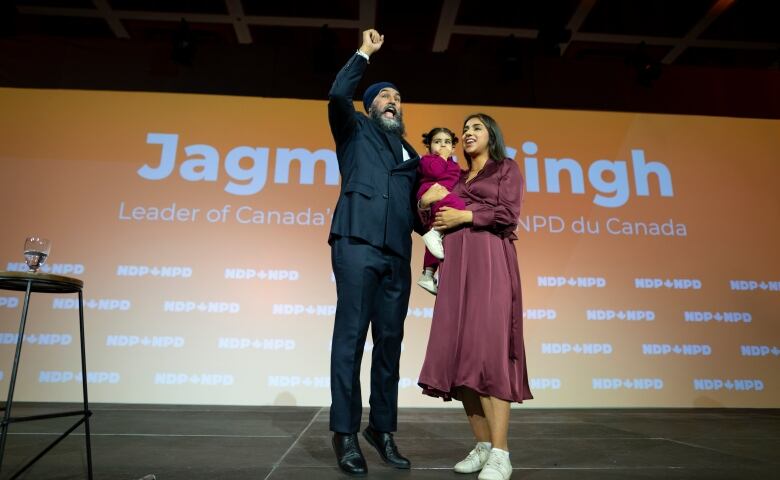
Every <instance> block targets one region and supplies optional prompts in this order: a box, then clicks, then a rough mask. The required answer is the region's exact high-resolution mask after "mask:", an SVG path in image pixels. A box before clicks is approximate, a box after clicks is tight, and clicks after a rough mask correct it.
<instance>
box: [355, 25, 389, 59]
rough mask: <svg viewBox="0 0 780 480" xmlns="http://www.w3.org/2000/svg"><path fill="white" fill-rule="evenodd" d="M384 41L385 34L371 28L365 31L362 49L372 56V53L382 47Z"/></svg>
mask: <svg viewBox="0 0 780 480" xmlns="http://www.w3.org/2000/svg"><path fill="white" fill-rule="evenodd" d="M384 42H385V36H384V35H380V34H379V32H377V31H376V30H374V29H373V28H370V29H368V30H366V31H364V32H363V45H361V46H360V51H361V52H363V53H365V54H366V55H368V56H371V54H373V53H374V52H376V51H378V50H379V49H380V48H382V44H383V43H384Z"/></svg>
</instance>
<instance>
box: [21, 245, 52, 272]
mask: <svg viewBox="0 0 780 480" xmlns="http://www.w3.org/2000/svg"><path fill="white" fill-rule="evenodd" d="M50 249H51V242H50V241H49V240H47V239H45V238H40V237H27V239H26V240H25V241H24V261H25V263H27V268H29V269H30V272H33V273H35V272H37V271H38V269H39V268H41V265H43V264H44V263H45V262H46V257H48V256H49V250H50Z"/></svg>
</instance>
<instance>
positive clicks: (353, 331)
mask: <svg viewBox="0 0 780 480" xmlns="http://www.w3.org/2000/svg"><path fill="white" fill-rule="evenodd" d="M331 262H332V265H333V273H334V275H335V277H336V290H337V292H338V304H337V306H336V321H335V324H334V326H333V344H332V349H331V357H330V363H331V368H330V372H331V373H330V389H331V398H332V402H333V403H332V405H331V408H330V430H331V431H333V432H340V433H355V432H357V431H358V430H360V418H361V413H362V398H361V392H360V364H361V360H362V358H363V351H364V349H365V343H366V335H367V334H368V327H369V325H371V336H372V338H373V341H374V347H373V351H372V355H371V397H370V398H369V405H370V406H371V413H370V416H369V424H370V425H371V426H372V427H373V428H375V429H376V430H378V431H380V432H394V431H396V429H397V418H398V378H399V374H398V368H399V361H400V358H401V341H402V340H403V336H404V320H405V319H406V314H407V309H408V308H409V290H410V288H411V270H410V267H409V259H406V258H403V257H401V256H398V255H396V254H394V253H393V252H391V251H389V250H387V249H382V248H377V247H374V246H372V245H369V244H368V243H365V242H363V241H361V240H359V239H354V238H350V237H335V238H333V239H332V241H331Z"/></svg>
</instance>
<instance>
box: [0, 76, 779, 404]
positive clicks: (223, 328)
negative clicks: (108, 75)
mask: <svg viewBox="0 0 780 480" xmlns="http://www.w3.org/2000/svg"><path fill="white" fill-rule="evenodd" d="M475 111H485V112H486V113H488V114H490V115H492V116H493V117H494V118H495V119H496V120H497V121H498V122H499V124H500V125H501V127H502V129H503V132H504V135H505V138H506V142H507V146H508V147H510V153H511V154H512V155H513V156H514V158H515V159H516V161H518V163H519V165H520V167H521V169H522V170H523V172H524V174H525V175H526V180H527V184H528V192H527V194H526V196H525V200H524V205H523V210H522V213H521V218H520V220H521V223H520V227H519V229H518V235H519V238H520V239H519V241H518V242H517V249H518V254H519V259H520V269H521V275H522V284H523V287H522V288H523V297H524V309H525V311H524V315H525V317H526V319H525V330H526V349H527V352H528V353H527V354H528V365H529V373H530V376H531V382H532V390H533V392H534V395H535V397H536V399H535V400H533V401H532V402H529V405H530V406H534V407H579V406H581V407H632V406H647V407H720V406H722V407H777V406H779V405H780V378H779V375H778V371H780V369H779V368H778V367H779V366H780V318H779V317H778V315H779V314H778V312H780V253H778V252H779V250H778V247H777V246H778V245H780V189H778V187H777V178H780V163H778V155H779V154H780V122H778V121H772V120H750V119H733V118H713V117H697V116H672V115H648V114H630V113H604V112H582V111H563V110H560V111H558V110H533V109H518V108H498V107H484V108H483V107H474V106H438V105H437V106H433V105H406V106H405V118H406V121H407V131H408V139H409V141H410V142H411V143H412V144H413V145H415V146H419V147H420V148H422V144H421V143H420V138H421V137H420V136H421V134H422V133H423V132H424V131H427V130H428V129H429V128H431V127H433V126H447V127H449V128H451V129H453V130H456V131H459V130H460V127H461V123H462V121H463V119H464V116H465V115H466V114H468V113H471V112H475ZM333 148H334V145H333V140H332V139H331V137H330V133H329V129H328V125H327V114H326V102H325V101H303V100H287V99H265V98H238V97H223V96H206V95H175V94H152V93H117V92H90V91H58V90H27V89H0V173H1V174H2V177H1V178H2V180H3V188H2V191H0V200H2V209H1V210H0V225H1V226H2V236H1V237H0V267H2V268H1V269H3V270H23V269H24V265H23V263H22V262H23V256H22V246H23V242H24V238H25V237H26V236H29V235H31V234H37V235H40V236H44V237H47V238H50V239H51V240H52V242H53V246H52V251H51V255H50V258H49V261H48V266H47V267H46V271H48V272H51V273H59V274H65V275H70V276H75V277H78V278H81V279H83V280H84V282H85V298H86V300H87V308H86V334H87V363H88V367H89V370H90V397H91V399H92V400H93V401H98V402H129V403H178V404H245V405H267V404H276V405H327V404H329V402H330V395H329V389H328V385H329V369H328V367H329V366H328V362H329V349H330V335H331V330H332V326H333V314H334V309H335V303H336V296H335V284H334V283H333V279H332V273H331V268H330V256H329V248H328V245H327V244H326V239H327V232H328V228H329V224H330V216H331V214H332V208H333V206H334V205H335V201H336V197H337V194H338V184H337V183H338V177H337V165H336V163H335V156H334V155H335V154H334V153H333ZM168 161H170V162H172V163H171V165H172V168H167V167H168V165H167V164H166V162H168ZM414 241H415V255H414V258H413V259H412V264H413V271H415V272H416V271H418V270H419V269H420V268H421V265H422V254H423V246H422V242H421V241H420V239H419V238H415V240H414ZM73 298H74V296H55V295H43V294H34V295H33V298H32V303H31V310H30V319H29V323H28V330H27V335H26V337H25V339H24V345H23V349H22V363H21V369H20V377H19V381H18V384H17V390H16V399H18V400H27V401H72V400H76V399H78V398H79V394H80V386H79V384H78V380H79V378H80V377H79V367H78V365H79V364H78V343H77V342H78V333H77V332H78V330H77V318H78V317H77V310H75V304H74V300H73ZM20 304H21V295H19V294H18V293H14V292H7V291H0V322H1V323H0V369H1V370H2V377H1V378H0V391H2V389H5V388H7V387H8V377H9V376H10V373H9V371H10V367H11V361H12V358H13V350H14V345H15V342H16V332H17V329H18V322H19V316H20V313H21V306H20ZM433 305H434V298H433V297H432V296H431V295H430V294H428V293H426V292H425V291H423V290H422V289H419V288H418V287H416V286H414V290H413V292H412V296H411V301H410V310H409V316H408V317H407V320H406V337H405V341H404V351H403V355H402V360H401V380H400V386H401V388H400V405H401V406H439V405H442V403H441V402H440V401H438V400H436V399H431V398H428V397H423V396H422V395H421V394H420V391H419V388H418V387H417V386H416V379H417V374H418V372H419V368H420V365H421V364H422V360H423V355H424V351H425V344H426V341H427V337H428V332H429V329H430V322H431V315H432V309H433ZM370 347H371V345H370V342H369V345H367V349H370ZM369 359H370V355H366V357H365V360H366V361H365V362H364V376H363V378H364V382H363V383H364V389H365V388H366V387H367V384H368V382H367V381H366V379H367V367H368V364H369ZM365 398H367V396H365Z"/></svg>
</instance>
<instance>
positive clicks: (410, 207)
mask: <svg viewBox="0 0 780 480" xmlns="http://www.w3.org/2000/svg"><path fill="white" fill-rule="evenodd" d="M383 42H384V36H382V35H380V34H379V32H377V31H376V30H366V31H365V32H363V44H362V45H361V46H360V49H359V50H358V51H357V52H356V53H355V54H354V55H353V56H352V58H350V60H349V61H348V62H347V64H346V65H345V66H344V68H342V69H341V71H340V72H339V73H338V75H337V76H336V80H335V81H334V82H333V87H332V88H331V90H330V93H329V99H330V102H329V104H328V120H329V122H330V128H331V132H332V133H333V138H334V140H335V141H336V154H337V156H338V161H339V170H340V172H341V192H340V194H339V200H338V204H337V205H336V210H335V212H334V214H333V223H332V226H331V230H330V237H329V238H328V243H330V245H331V262H332V265H333V273H334V275H335V277H336V291H337V294H338V304H337V307H336V321H335V324H334V327H333V339H332V349H331V387H330V388H331V398H332V405H331V409H330V429H331V431H333V449H334V450H335V452H336V457H337V460H338V464H339V467H340V468H341V469H342V470H343V471H344V472H346V473H349V474H353V475H363V474H365V473H366V471H367V469H366V461H365V458H364V457H363V454H362V452H361V450H360V445H359V443H358V438H357V432H358V430H360V417H361V412H362V399H361V394H360V363H361V360H362V357H363V349H364V348H365V341H366V334H367V332H368V327H369V323H370V325H371V335H372V338H373V340H374V348H373V352H372V358H371V397H370V399H369V404H370V406H371V414H370V417H369V422H368V427H367V428H366V429H365V430H364V431H363V436H364V438H365V439H366V440H367V441H368V443H369V444H370V445H372V446H373V447H374V448H376V449H377V451H378V452H379V455H380V456H381V457H382V459H383V460H384V461H385V462H386V463H388V464H390V465H392V466H393V467H395V468H402V469H408V468H410V463H409V460H407V459H406V458H404V457H403V456H401V455H400V454H399V453H398V449H397V448H396V445H395V441H394V440H393V434H392V432H394V431H395V430H396V428H397V416H398V378H399V376H398V367H399V360H400V357H401V340H402V339H403V331H404V319H405V318H406V312H407V309H408V306H409V289H410V285H411V271H410V267H409V261H410V259H411V255H412V240H411V232H412V229H413V227H418V228H417V229H418V231H422V227H421V225H419V221H418V220H417V215H416V207H415V206H414V204H415V192H414V188H415V183H416V179H417V165H418V163H419V161H420V158H419V157H418V156H417V154H416V153H415V151H414V149H413V148H412V147H411V146H410V145H409V144H408V143H406V142H405V141H404V140H403V138H402V137H403V134H404V124H403V114H402V109H401V96H400V93H399V92H398V89H397V88H396V87H395V85H393V84H391V83H389V82H380V83H376V84H374V85H371V86H370V87H368V88H367V89H366V92H365V93H364V95H363V105H364V107H365V109H366V112H367V113H368V116H366V115H363V114H362V113H358V112H356V111H355V108H354V104H353V102H352V97H353V95H354V93H355V89H356V88H357V85H358V83H359V82H360V80H361V78H362V77H363V72H364V71H365V69H366V65H367V64H368V59H369V57H370V56H371V55H372V54H373V53H375V52H376V51H378V50H379V49H380V48H381V47H382V43H383Z"/></svg>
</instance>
